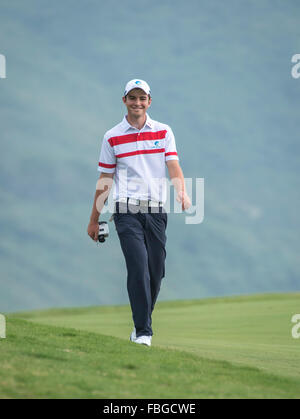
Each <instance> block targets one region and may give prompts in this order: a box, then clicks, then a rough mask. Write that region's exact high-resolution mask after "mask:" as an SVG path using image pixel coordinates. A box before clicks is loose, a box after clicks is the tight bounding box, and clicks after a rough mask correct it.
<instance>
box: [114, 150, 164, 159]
mask: <svg viewBox="0 0 300 419" xmlns="http://www.w3.org/2000/svg"><path fill="white" fill-rule="evenodd" d="M164 152H165V149H164V148H155V149H153V150H152V149H151V150H137V151H130V152H129V153H122V154H117V155H116V157H117V158H119V159H120V158H122V157H129V156H135V155H137V154H151V153H164Z"/></svg>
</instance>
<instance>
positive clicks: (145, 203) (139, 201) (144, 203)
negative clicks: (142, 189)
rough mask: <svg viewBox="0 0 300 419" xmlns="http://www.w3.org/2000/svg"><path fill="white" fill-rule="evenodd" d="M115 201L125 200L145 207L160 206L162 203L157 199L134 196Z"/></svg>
mask: <svg viewBox="0 0 300 419" xmlns="http://www.w3.org/2000/svg"><path fill="white" fill-rule="evenodd" d="M116 202H125V203H127V202H128V204H132V205H141V206H145V207H147V206H148V207H162V206H163V203H162V202H160V201H159V202H158V201H153V200H152V199H144V200H143V199H135V198H119V199H118V200H116Z"/></svg>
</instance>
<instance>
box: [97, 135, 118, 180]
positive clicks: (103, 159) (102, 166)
mask: <svg viewBox="0 0 300 419" xmlns="http://www.w3.org/2000/svg"><path fill="white" fill-rule="evenodd" d="M116 165H117V160H116V156H115V153H114V149H113V147H112V146H111V145H110V143H109V138H108V137H107V135H106V134H105V135H104V137H103V141H102V146H101V151H100V156H99V163H98V171H99V172H104V173H114V172H115V170H116Z"/></svg>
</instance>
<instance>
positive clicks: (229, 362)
mask: <svg viewBox="0 0 300 419" xmlns="http://www.w3.org/2000/svg"><path fill="white" fill-rule="evenodd" d="M299 301H300V294H299V293H293V294H272V295H271V294H270V295H257V296H244V297H232V298H216V299H205V300H189V301H174V302H161V303H157V306H156V309H155V313H154V316H153V330H154V336H153V339H152V342H153V343H152V345H153V346H152V347H151V348H148V347H145V346H139V345H136V344H133V343H131V342H129V334H130V332H131V329H132V321H131V313H130V309H129V307H128V306H116V307H111V306H110V307H89V308H76V309H53V310H46V311H40V312H39V311H35V312H27V313H16V314H14V315H9V316H7V338H6V339H2V340H1V341H0V354H1V365H0V377H1V378H0V394H1V396H2V397H98V398H204V397H205V398H247V397H251V398H264V397H265V398H272V397H280V398H300V365H299V364H300V363H299V353H300V339H293V338H292V336H291V328H292V326H293V324H292V323H291V317H292V315H293V314H295V313H299V312H300V304H299Z"/></svg>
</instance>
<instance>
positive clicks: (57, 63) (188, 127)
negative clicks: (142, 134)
mask: <svg viewBox="0 0 300 419" xmlns="http://www.w3.org/2000/svg"><path fill="white" fill-rule="evenodd" d="M145 6H146V9H147V13H145ZM299 17H300V7H299V4H298V3H297V2H295V1H292V0H288V1H286V2H281V1H279V0H275V1H274V0H265V1H261V0H253V1H251V2H239V1H237V0H228V1H226V2H221V1H216V0H204V1H201V2H199V1H198V0H190V1H189V2H188V3H185V2H182V1H179V0H164V1H158V0H154V1H151V2H147V3H146V2H145V1H140V0H139V1H138V0H128V1H126V2H116V1H109V2H99V1H96V0H90V1H89V2H88V3H86V2H76V3H74V2H73V1H71V0H65V1H63V2H61V1H58V0H56V1H52V2H51V3H49V2H47V1H46V0H40V1H36V0H27V1H26V2H24V1H22V0H15V1H13V2H11V1H8V0H2V1H1V15H0V40H1V42H0V53H1V54H4V55H5V57H6V62H7V78H6V79H0V115H1V142H0V152H1V157H2V159H1V166H0V179H1V183H0V197H1V198H0V200H1V201H0V202H1V205H0V231H1V244H0V266H1V268H0V289H1V292H0V312H4V311H5V312H13V311H16V310H29V309H39V308H41V309H42V308H47V307H54V306H56V307H60V306H64V307H68V306H89V305H97V306H98V305H101V304H126V303H127V302H128V297H127V291H126V284H125V282H126V272H125V262H124V260H123V255H122V253H121V249H120V246H119V242H118V238H117V235H116V232H115V230H114V226H113V225H112V224H110V227H111V236H110V238H109V241H107V242H106V243H105V245H104V246H101V247H99V248H97V247H96V246H95V244H94V243H93V242H92V241H91V240H90V239H89V238H88V236H87V234H86V227H87V223H88V220H89V216H90V211H91V206H92V199H93V195H94V190H95V185H96V180H97V177H98V175H99V172H97V164H98V157H99V152H100V146H101V140H102V137H103V134H104V132H105V131H107V130H108V129H109V128H111V127H112V126H113V125H115V124H117V123H118V122H119V121H120V120H121V119H122V117H123V114H124V111H125V108H123V105H122V103H121V96H122V94H123V88H124V86H125V84H126V82H127V81H128V80H130V79H132V78H134V77H141V78H143V79H145V80H147V81H148V82H149V84H150V86H151V90H152V93H153V102H152V105H151V108H150V110H149V114H150V116H151V117H152V118H153V119H156V120H159V121H161V122H164V123H167V124H169V125H170V126H171V127H172V129H173V131H174V133H175V137H176V143H177V149H178V153H179V158H180V164H181V167H182V169H183V172H184V175H185V176H186V177H187V178H192V179H193V182H195V178H204V182H205V214H204V221H203V223H202V224H198V225H187V224H185V222H184V221H185V215H184V214H170V215H169V223H168V231H167V238H168V242H167V266H166V278H165V280H164V283H163V286H162V288H161V293H160V296H159V298H160V299H161V300H174V299H190V298H203V297H207V296H210V297H213V296H222V295H229V294H230V295H232V294H236V295H239V294H247V293H260V292H289V291H297V290H299V286H300V282H299V277H300V275H299V274H300V259H299V253H300V242H299V227H300V224H299V216H298V214H299V207H300V205H299V203H300V196H299V193H298V191H299V190H300V185H299V179H300V176H299V168H300V164H299V163H300V161H299V155H300V153H299V151H300V150H299V139H298V135H297V131H298V125H299V90H300V79H297V80H296V79H293V78H292V77H291V67H292V64H291V57H292V55H293V54H295V53H300V51H299V36H300V29H299V28H300V27H299ZM194 203H195V200H194ZM108 218H109V217H108V215H104V216H103V219H104V220H107V219H108ZM187 267H188V275H187Z"/></svg>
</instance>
